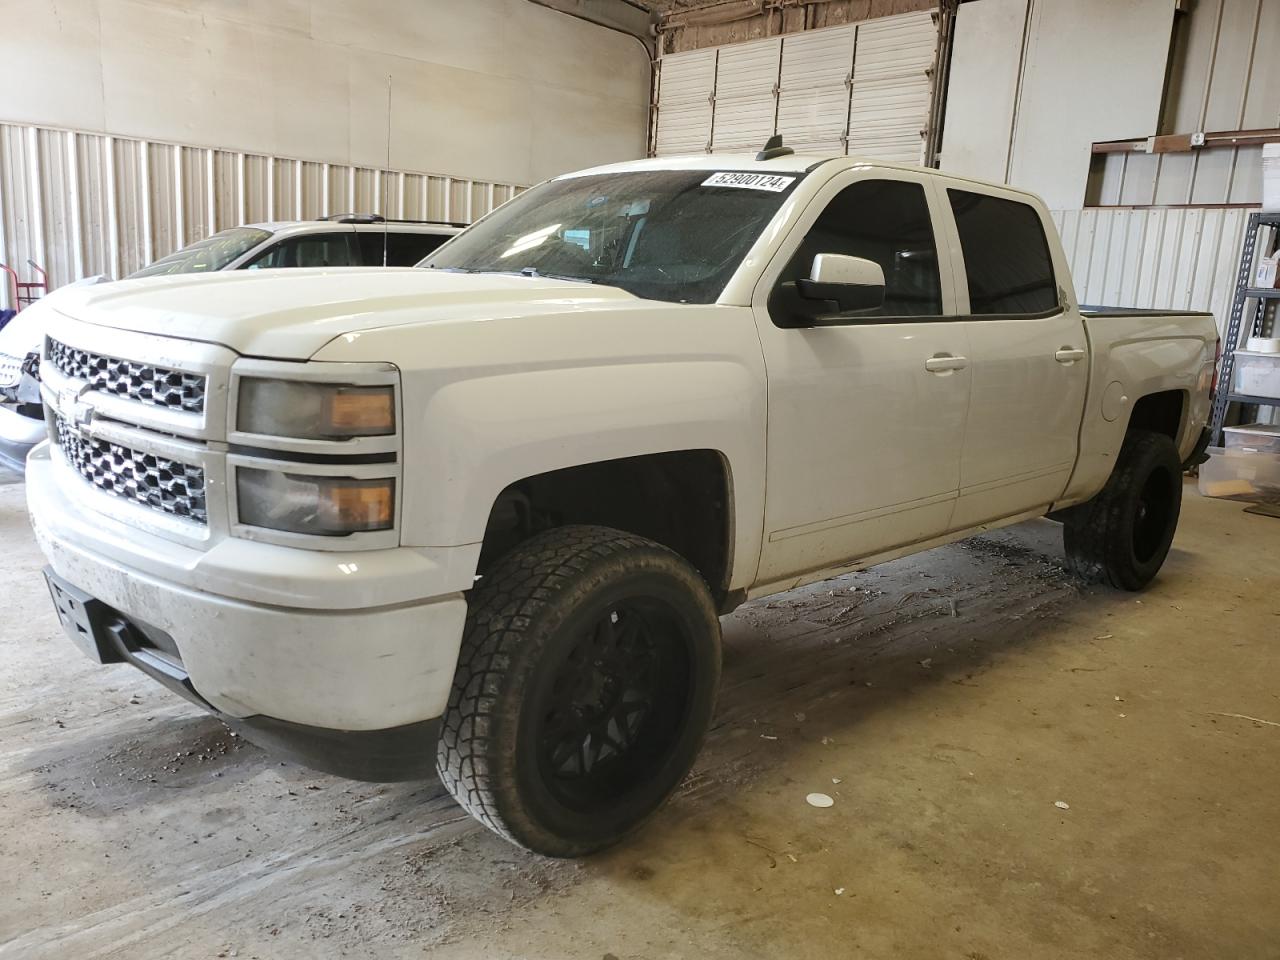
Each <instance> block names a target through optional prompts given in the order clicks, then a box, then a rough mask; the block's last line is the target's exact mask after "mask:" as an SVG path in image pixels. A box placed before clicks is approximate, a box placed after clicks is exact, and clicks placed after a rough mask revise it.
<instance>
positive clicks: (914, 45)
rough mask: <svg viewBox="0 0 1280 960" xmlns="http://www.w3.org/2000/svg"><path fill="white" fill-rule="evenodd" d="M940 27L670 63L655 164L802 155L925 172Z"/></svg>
mask: <svg viewBox="0 0 1280 960" xmlns="http://www.w3.org/2000/svg"><path fill="white" fill-rule="evenodd" d="M936 54H937V26H936V24H935V23H934V18H933V16H932V15H931V14H930V13H928V12H919V13H906V14H901V15H899V16H894V17H884V18H881V19H878V20H868V21H865V22H863V23H858V24H851V25H848V26H842V27H832V28H829V29H826V30H819V31H808V32H806V33H801V34H794V35H788V36H785V37H780V38H772V39H767V40H757V41H753V42H751V43H740V44H734V45H731V46H725V47H717V48H713V49H709V50H694V51H691V52H688V53H677V54H670V55H667V56H664V57H663V58H662V59H661V60H660V61H659V65H660V66H659V81H658V103H657V132H656V141H655V142H656V150H655V152H656V153H657V155H658V156H669V155H672V154H678V153H690V152H701V151H704V150H705V151H707V152H710V153H716V152H720V151H742V150H754V149H756V148H758V147H759V146H760V145H762V144H763V143H764V141H765V140H766V139H767V138H768V137H769V136H770V135H771V134H773V133H774V132H775V131H776V132H778V133H781V134H782V135H783V136H784V138H786V140H787V143H788V144H789V145H790V146H793V147H795V148H796V149H797V150H802V151H805V150H807V151H822V152H836V153H851V154H858V155H860V156H867V157H874V158H877V159H881V160H891V161H895V162H899V163H921V162H923V159H924V133H925V131H926V129H927V127H928V124H929V110H930V103H931V93H932V89H933V87H932V84H933V66H934V60H935V58H936Z"/></svg>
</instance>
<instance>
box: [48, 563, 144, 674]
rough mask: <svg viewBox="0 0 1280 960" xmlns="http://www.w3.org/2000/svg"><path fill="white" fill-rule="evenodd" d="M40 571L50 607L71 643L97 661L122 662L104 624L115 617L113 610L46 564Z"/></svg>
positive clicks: (121, 657)
mask: <svg viewBox="0 0 1280 960" xmlns="http://www.w3.org/2000/svg"><path fill="white" fill-rule="evenodd" d="M43 573H44V579H45V583H47V584H48V586H49V596H50V597H52V598H53V608H54V610H55V611H56V612H57V614H58V620H59V622H61V624H62V629H63V630H64V631H65V632H66V634H67V636H68V637H70V638H71V642H72V643H74V644H75V645H76V646H77V647H79V648H80V650H81V652H83V653H84V654H85V656H87V657H88V658H89V659H90V660H93V661H95V662H97V663H123V662H124V659H125V658H124V656H123V655H122V654H121V653H120V652H119V650H117V649H116V645H115V644H114V643H113V642H112V640H111V638H110V637H111V635H110V634H109V633H108V632H107V624H108V622H109V621H110V620H111V619H112V618H113V617H114V616H115V614H114V611H113V610H112V609H111V608H110V607H108V606H107V605H106V604H105V603H103V602H102V601H101V600H97V599H95V598H93V597H91V596H89V594H87V593H85V592H84V591H83V590H81V589H80V588H79V587H76V586H74V585H72V584H70V583H68V582H67V581H66V580H64V579H62V577H60V576H58V575H57V574H56V573H54V572H53V570H52V569H50V568H49V567H45V568H44V571H43Z"/></svg>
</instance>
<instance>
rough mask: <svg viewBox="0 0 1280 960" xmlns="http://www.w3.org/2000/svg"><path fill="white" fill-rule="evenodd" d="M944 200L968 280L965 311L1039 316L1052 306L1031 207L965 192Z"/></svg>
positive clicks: (1048, 271)
mask: <svg viewBox="0 0 1280 960" xmlns="http://www.w3.org/2000/svg"><path fill="white" fill-rule="evenodd" d="M947 196H948V197H949V198H950V200H951V212H952V213H954V214H955V217H956V227H957V228H958V229H959V231H960V249H961V250H962V251H963V252H964V267H965V272H966V273H967V274H968V276H969V311H970V312H971V313H975V314H984V313H1043V312H1045V311H1046V310H1052V309H1053V308H1055V307H1057V306H1058V284H1057V281H1056V280H1055V279H1054V277H1053V261H1052V260H1051V259H1050V256H1049V241H1048V240H1047V239H1046V238H1045V235H1044V227H1043V226H1042V225H1041V223H1040V215H1039V214H1038V213H1036V211H1035V208H1034V207H1031V206H1028V205H1027V204H1025V203H1018V202H1017V201H1016V200H1005V199H1004V198H1003V197H991V196H987V195H986V194H981V193H969V192H968V191H965V190H948V191H947Z"/></svg>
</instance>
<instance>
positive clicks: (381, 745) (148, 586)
mask: <svg viewBox="0 0 1280 960" xmlns="http://www.w3.org/2000/svg"><path fill="white" fill-rule="evenodd" d="M56 473H62V471H56V472H55V471H54V470H53V464H52V462H51V460H50V454H49V451H48V449H47V448H40V449H37V450H36V451H35V452H34V453H33V454H32V456H31V457H30V459H29V460H28V469H27V500H28V507H29V509H30V513H31V520H32V527H33V528H34V530H35V533H36V538H37V540H38V541H39V543H40V546H41V549H42V550H43V551H44V554H45V556H46V558H47V559H48V561H49V565H50V568H51V572H52V573H53V574H54V576H55V577H56V580H55V581H54V582H55V583H60V584H63V585H67V586H69V587H71V588H72V589H74V590H75V591H76V592H77V594H78V595H80V596H81V597H84V598H88V599H91V600H93V601H95V602H96V603H97V604H100V605H101V606H100V608H97V609H98V612H99V614H100V615H101V616H102V617H105V618H107V619H108V620H109V621H110V622H111V623H113V624H115V630H114V632H113V631H112V630H111V629H106V628H104V629H106V634H105V637H106V639H105V640H104V641H103V642H105V643H107V644H108V647H107V650H106V655H105V656H104V657H100V658H99V659H103V660H104V661H105V662H119V661H127V662H130V663H132V664H134V665H135V666H138V667H139V668H141V669H143V670H145V671H146V672H147V673H149V674H150V675H151V676H153V677H155V678H156V679H158V680H161V681H162V682H164V683H165V684H166V686H169V688H170V689H173V690H175V691H176V692H178V693H181V694H182V695H183V696H187V697H188V699H192V700H194V701H195V702H197V703H200V704H201V705H202V706H205V707H206V708H208V709H210V710H212V711H214V712H215V713H217V714H219V715H220V716H222V717H223V718H224V719H226V720H227V721H228V723H230V724H232V725H233V726H237V725H238V726H239V727H240V728H242V729H243V730H244V732H245V734H246V737H248V738H249V739H254V740H257V741H259V742H264V745H268V746H277V747H278V746H284V747H286V748H287V749H288V750H289V751H290V752H291V753H293V754H294V755H295V756H296V757H297V758H298V759H299V760H301V761H302V762H304V763H307V764H308V765H309V766H315V767H319V768H324V769H331V770H334V772H339V773H343V774H344V775H347V776H359V777H360V778H362V779H398V778H400V774H395V771H394V770H393V769H391V768H392V767H394V766H395V764H393V763H390V762H389V761H390V759H392V758H391V754H396V753H397V752H401V751H399V749H398V746H397V745H399V746H406V748H407V749H409V750H410V752H411V753H414V752H415V751H420V752H421V754H422V757H425V758H427V759H428V760H430V758H432V757H433V755H434V749H433V743H432V742H430V740H429V734H430V732H431V728H432V727H433V724H432V721H434V720H436V719H437V718H438V717H440V716H441V714H443V713H444V710H445V707H446V706H447V704H448V697H449V690H450V688H451V686H452V683H453V675H454V670H455V668H456V666H457V660H458V649H459V646H460V644H461V639H462V629H463V622H464V620H465V618H466V601H465V599H464V598H463V597H462V595H461V594H460V593H456V592H455V593H450V594H444V595H441V596H426V597H422V598H419V599H408V600H406V599H403V598H397V599H396V600H395V601H394V602H385V601H386V600H387V599H388V598H387V596H386V594H385V591H386V589H388V587H387V585H388V584H399V583H404V582H407V581H411V580H419V581H420V582H421V584H422V586H423V587H425V588H426V589H428V590H429V589H430V586H431V582H432V580H433V576H432V568H431V565H430V564H428V563H426V561H424V559H423V557H422V555H421V553H420V552H418V551H415V550H413V549H410V548H400V549H396V550H383V551H378V552H377V554H378V555H377V556H376V557H374V556H371V555H370V554H368V553H362V554H354V553H353V554H344V553H332V552H330V553H325V554H324V555H323V557H321V558H319V560H317V557H316V554H315V552H313V551H307V550H295V549H292V548H286V547H279V546H275V545H270V544H257V543H250V542H247V541H236V542H235V543H234V544H228V545H227V546H228V549H229V550H231V551H232V553H231V554H230V555H229V556H230V559H231V560H233V561H234V563H235V565H236V566H238V567H239V577H238V578H237V579H239V580H240V581H242V582H243V583H244V584H245V587H246V591H247V592H248V591H250V590H252V589H254V588H255V584H256V587H257V589H261V585H262V584H263V583H264V582H265V581H268V580H274V581H280V580H281V578H282V577H287V570H288V569H289V565H290V563H291V562H296V569H297V570H298V571H299V581H300V583H307V582H310V581H309V578H308V573H309V572H310V571H312V570H314V569H315V565H316V564H317V563H321V564H323V569H326V570H331V571H339V572H336V573H335V574H334V575H335V577H336V578H337V579H336V581H335V582H334V583H332V584H329V583H327V582H326V585H325V591H326V596H325V597H324V603H323V605H321V604H320V603H319V602H318V601H316V600H314V599H312V600H310V601H307V596H306V591H305V590H304V589H302V588H301V587H300V590H299V594H298V596H299V599H300V600H303V601H307V605H306V606H302V605H299V606H286V605H280V604H272V603H263V602H260V601H254V600H246V599H244V598H240V597H233V596H227V595H226V594H225V593H222V592H218V593H215V592H210V591H208V590H204V589H200V588H199V586H197V585H198V584H200V583H202V582H207V583H210V584H217V585H220V586H221V585H225V584H227V583H228V582H230V581H231V580H232V575H233V573H234V571H233V570H231V569H230V567H229V564H228V556H226V555H223V556H218V555H216V554H217V553H218V550H219V548H218V547H215V548H214V549H213V550H210V551H205V552H201V551H198V550H192V549H190V548H186V547H179V546H176V545H174V544H171V543H166V542H164V541H158V542H156V543H154V544H150V549H148V550H146V561H147V563H148V566H149V569H147V570H146V571H145V572H144V571H143V570H141V569H139V568H138V566H136V565H131V564H129V563H125V562H122V560H121V553H122V552H123V551H125V550H126V549H129V550H135V551H136V550H137V549H138V548H139V547H140V544H139V542H138V541H139V540H140V539H147V538H145V537H140V535H139V534H138V532H137V531H134V530H131V529H129V528H128V527H124V526H123V525H120V527H121V528H120V529H115V527H116V526H117V524H116V522H115V521H113V520H111V519H110V518H107V517H104V516H102V515H97V514H86V513H85V512H84V511H83V508H82V507H81V506H80V505H79V504H77V503H76V502H74V501H72V500H71V499H70V498H68V497H67V495H66V494H65V492H64V491H62V490H61V489H60V486H59V482H60V481H61V479H62V478H61V477H59V476H57V475H56ZM70 479H71V480H72V481H73V482H74V483H80V482H81V481H80V480H79V478H75V477H73V478H70ZM120 537H125V538H128V539H129V540H130V541H131V542H129V543H128V545H127V547H126V546H122V545H121V543H120V541H119V538H120ZM424 564H425V565H424ZM166 567H168V568H169V573H168V574H166ZM202 567H207V570H205V569H202ZM362 567H363V568H365V569H366V570H367V569H370V568H372V569H375V570H376V571H377V572H378V574H379V576H378V579H377V582H368V583H367V585H362V581H361V580H360V579H359V578H358V577H357V575H356V574H357V573H359V572H361V568H362ZM344 569H345V570H347V571H352V573H351V574H350V575H347V574H344V573H341V572H340V571H342V570H344ZM311 587H312V588H314V587H315V584H314V583H312V584H311ZM55 597H56V591H55ZM362 598H372V599H373V601H374V603H375V604H376V605H372V604H371V605H369V606H359V605H357V604H358V603H359V601H360V600H361V599H362ZM378 601H384V602H378ZM335 603H337V604H339V605H338V606H336V607H335V606H334V604H335ZM63 619H64V625H65V624H66V618H65V617H63ZM69 632H71V631H70V629H69ZM117 634H118V636H117ZM96 642H98V641H97V640H95V643H96ZM308 742H310V743H311V744H312V745H313V746H314V747H315V749H313V750H310V751H308V750H307V749H306V746H307V743H308ZM342 743H346V744H349V745H351V746H352V747H353V749H354V752H355V753H356V754H359V753H360V752H361V750H363V751H364V752H366V753H368V752H370V751H372V753H376V754H378V755H382V754H386V755H387V757H386V759H387V760H388V762H387V763H383V762H381V761H379V763H377V764H373V765H372V766H371V767H370V768H369V769H367V770H363V771H359V770H357V771H355V772H353V771H352V770H350V769H337V767H349V766H350V765H349V764H342V763H338V764H335V763H324V762H323V761H324V760H325V759H326V758H333V759H338V758H337V757H336V755H337V754H338V753H341V752H342V751H341V750H340V749H339V745H340V744H342ZM361 745H363V746H361ZM392 748H396V749H392ZM419 759H421V758H419ZM418 766H419V767H421V765H420V764H419V765H418ZM425 769H429V764H428V767H427V768H425ZM416 772H418V769H417V768H414V767H413V765H412V764H408V765H407V766H406V768H405V769H404V771H403V775H404V776H412V775H414V774H415V773H416Z"/></svg>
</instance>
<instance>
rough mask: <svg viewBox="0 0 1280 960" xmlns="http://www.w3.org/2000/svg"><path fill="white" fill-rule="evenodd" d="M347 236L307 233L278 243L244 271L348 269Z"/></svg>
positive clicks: (349, 240) (349, 253)
mask: <svg viewBox="0 0 1280 960" xmlns="http://www.w3.org/2000/svg"><path fill="white" fill-rule="evenodd" d="M349 266H351V234H350V233H311V234H305V235H303V236H301V237H294V238H293V239H291V240H282V241H280V242H279V243H277V244H276V245H275V246H274V247H269V248H268V249H267V250H265V251H263V252H262V253H261V254H259V255H258V257H257V259H256V260H254V261H253V262H252V263H250V264H248V265H247V267H246V269H248V270H278V269H280V268H282V267H349Z"/></svg>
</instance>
